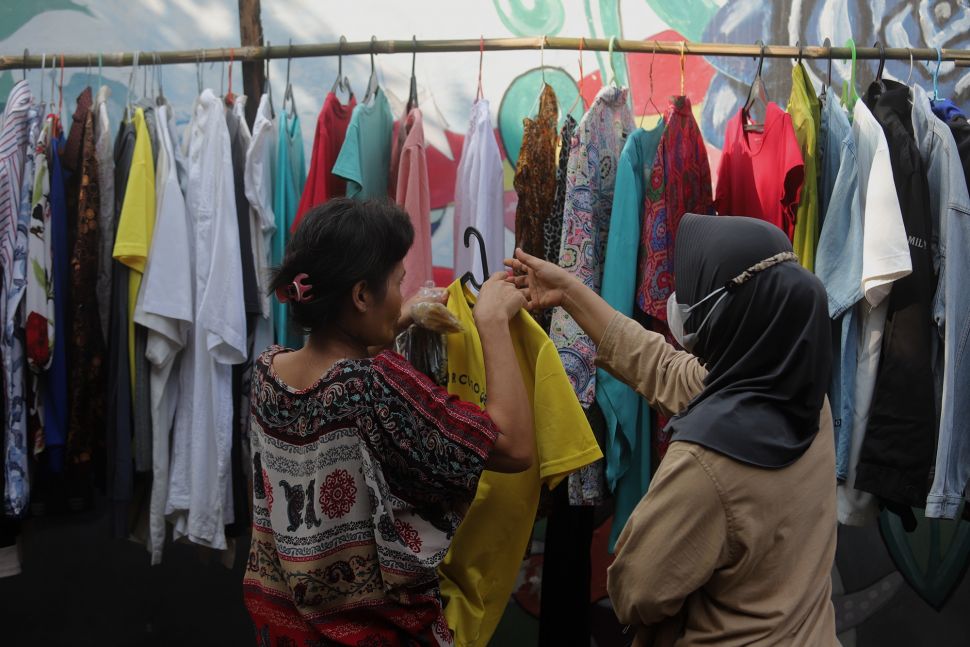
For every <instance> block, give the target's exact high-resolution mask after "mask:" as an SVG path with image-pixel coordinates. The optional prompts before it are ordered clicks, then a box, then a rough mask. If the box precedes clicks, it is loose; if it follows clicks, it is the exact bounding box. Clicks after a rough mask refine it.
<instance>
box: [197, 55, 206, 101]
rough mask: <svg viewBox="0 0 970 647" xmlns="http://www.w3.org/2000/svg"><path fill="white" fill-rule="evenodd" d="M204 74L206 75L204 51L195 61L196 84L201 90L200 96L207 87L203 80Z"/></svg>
mask: <svg viewBox="0 0 970 647" xmlns="http://www.w3.org/2000/svg"><path fill="white" fill-rule="evenodd" d="M204 74H205V50H204V49H203V50H202V51H201V53H200V54H199V58H197V59H196V60H195V82H196V85H197V86H198V88H199V94H202V90H203V89H204V87H203V86H204V85H205V83H204V81H205V79H203V75H204Z"/></svg>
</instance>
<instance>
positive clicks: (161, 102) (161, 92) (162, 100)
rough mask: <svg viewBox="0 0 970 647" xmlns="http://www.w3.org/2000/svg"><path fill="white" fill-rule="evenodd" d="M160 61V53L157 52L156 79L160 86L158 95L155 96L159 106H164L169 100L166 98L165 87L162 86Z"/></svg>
mask: <svg viewBox="0 0 970 647" xmlns="http://www.w3.org/2000/svg"><path fill="white" fill-rule="evenodd" d="M160 63H161V61H160V59H159V58H158V55H157V54H156V55H155V69H156V70H157V72H156V74H157V76H156V77H155V80H156V83H157V84H158V88H157V91H158V95H157V96H156V97H155V103H156V104H157V105H159V106H163V105H165V104H166V103H167V101H166V99H165V88H164V87H162V66H161V64H160Z"/></svg>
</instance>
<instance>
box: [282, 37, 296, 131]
mask: <svg viewBox="0 0 970 647" xmlns="http://www.w3.org/2000/svg"><path fill="white" fill-rule="evenodd" d="M292 62H293V39H292V38H291V39H290V45H289V50H288V51H287V53H286V90H284V91H283V112H284V113H287V112H288V113H289V117H290V119H292V118H293V116H294V115H295V114H296V105H295V101H294V100H293V86H292V85H291V84H290V64H291V63H292ZM287 103H289V106H290V107H289V110H287V108H286V105H287Z"/></svg>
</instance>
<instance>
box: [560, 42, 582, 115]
mask: <svg viewBox="0 0 970 647" xmlns="http://www.w3.org/2000/svg"><path fill="white" fill-rule="evenodd" d="M585 42H586V39H585V38H583V37H582V36H580V37H579V92H578V93H577V94H576V98H575V99H573V105H571V106H569V110H567V111H566V114H567V115H571V114H572V113H573V110H575V109H576V106H577V105H579V100H580V99H582V98H583V83H584V81H585V80H586V77H585V76H583V45H584V44H585ZM583 107H584V108H585V107H586V106H585V102H584V105H583ZM564 116H565V115H564Z"/></svg>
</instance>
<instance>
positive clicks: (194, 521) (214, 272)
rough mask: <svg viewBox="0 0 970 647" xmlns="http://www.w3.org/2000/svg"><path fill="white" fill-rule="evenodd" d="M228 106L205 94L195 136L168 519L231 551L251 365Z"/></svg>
mask: <svg viewBox="0 0 970 647" xmlns="http://www.w3.org/2000/svg"><path fill="white" fill-rule="evenodd" d="M224 110H225V109H224V108H223V104H222V100H221V99H220V98H219V97H217V96H216V95H215V94H214V93H213V92H212V90H205V91H203V93H202V95H201V96H200V97H199V100H198V102H197V104H196V109H195V115H194V119H193V122H192V126H191V127H192V129H193V132H192V133H190V134H189V136H188V139H187V142H188V143H189V150H188V168H189V177H188V186H187V192H186V209H187V212H188V213H189V216H190V219H191V220H192V221H193V225H194V228H193V230H192V231H191V232H190V238H191V239H193V241H194V246H195V250H194V251H195V264H194V275H195V304H194V305H195V317H194V321H195V325H194V327H193V329H192V330H191V332H190V334H189V339H188V340H187V345H186V350H185V352H184V354H183V356H182V369H183V370H182V371H181V375H180V392H181V397H180V403H179V404H180V406H179V408H178V410H177V411H176V415H175V429H174V433H173V453H172V463H171V473H170V484H169V496H168V502H167V505H166V511H167V512H168V513H169V514H171V515H172V517H173V521H174V523H175V533H174V536H175V537H176V538H179V537H181V536H183V535H184V536H187V537H188V538H189V539H190V540H191V541H194V542H196V543H199V544H203V545H206V546H210V547H212V548H218V549H224V548H226V538H225V532H224V528H223V526H224V525H225V523H226V522H227V520H228V518H230V517H229V515H231V508H230V509H228V510H227V509H226V506H225V493H226V488H227V487H228V479H229V475H230V452H231V449H232V421H233V407H232V398H233V393H232V365H233V364H239V363H241V362H243V361H245V359H246V314H245V310H244V301H243V283H242V263H241V257H240V246H239V225H238V221H237V218H236V199H235V191H234V185H233V176H232V153H231V148H230V142H229V129H228V127H227V126H226V118H225V111H224Z"/></svg>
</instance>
